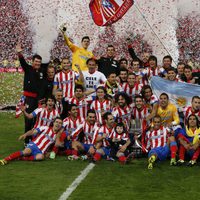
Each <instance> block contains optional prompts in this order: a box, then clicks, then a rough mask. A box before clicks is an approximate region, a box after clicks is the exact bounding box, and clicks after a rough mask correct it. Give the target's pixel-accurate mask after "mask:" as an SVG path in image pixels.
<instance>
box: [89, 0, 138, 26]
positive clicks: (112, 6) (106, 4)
mask: <svg viewBox="0 0 200 200" xmlns="http://www.w3.org/2000/svg"><path fill="white" fill-rule="evenodd" d="M133 3H134V1H133V0H91V1H90V4H89V7H90V11H91V14H92V18H93V20H94V22H95V24H96V25H98V26H107V25H110V24H113V23H115V22H116V21H118V20H119V19H121V18H122V17H123V16H124V14H125V13H126V12H127V11H128V10H129V8H130V7H131V6H132V5H133Z"/></svg>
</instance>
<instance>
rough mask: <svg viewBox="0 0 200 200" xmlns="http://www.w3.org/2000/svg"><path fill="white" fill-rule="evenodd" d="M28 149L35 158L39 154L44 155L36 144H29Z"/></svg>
mask: <svg viewBox="0 0 200 200" xmlns="http://www.w3.org/2000/svg"><path fill="white" fill-rule="evenodd" d="M26 148H29V149H31V155H33V156H36V155H37V154H43V153H42V151H41V150H40V149H39V148H38V146H37V145H36V144H35V143H34V142H29V143H28V145H27V147H26Z"/></svg>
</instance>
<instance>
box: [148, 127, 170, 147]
mask: <svg viewBox="0 0 200 200" xmlns="http://www.w3.org/2000/svg"><path fill="white" fill-rule="evenodd" d="M167 135H168V131H167V128H165V127H163V126H161V127H160V129H159V130H153V131H148V132H147V133H146V139H147V149H149V148H150V149H153V148H157V147H164V146H165V145H166V144H167V139H168V137H167Z"/></svg>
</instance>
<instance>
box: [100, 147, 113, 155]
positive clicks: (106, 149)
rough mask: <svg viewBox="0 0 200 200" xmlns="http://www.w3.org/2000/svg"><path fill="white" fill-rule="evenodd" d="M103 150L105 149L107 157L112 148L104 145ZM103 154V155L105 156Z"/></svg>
mask: <svg viewBox="0 0 200 200" xmlns="http://www.w3.org/2000/svg"><path fill="white" fill-rule="evenodd" d="M101 149H102V150H103V151H104V153H105V155H104V156H105V157H107V156H110V150H111V148H108V147H102V148H101ZM104 156H103V157H104Z"/></svg>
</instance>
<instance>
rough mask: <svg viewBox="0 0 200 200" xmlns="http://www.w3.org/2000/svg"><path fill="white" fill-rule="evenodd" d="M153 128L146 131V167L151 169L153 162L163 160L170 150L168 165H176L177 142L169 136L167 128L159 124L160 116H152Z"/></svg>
mask: <svg viewBox="0 0 200 200" xmlns="http://www.w3.org/2000/svg"><path fill="white" fill-rule="evenodd" d="M153 125H154V126H153V129H152V130H149V131H148V132H147V133H146V138H147V149H150V151H149V154H148V157H149V159H148V162H149V164H148V169H153V165H154V162H155V161H156V160H157V159H159V160H161V161H162V160H165V159H166V158H167V157H168V156H169V155H170V152H171V161H170V165H176V158H175V157H176V152H177V144H176V141H175V138H174V136H170V132H169V129H168V128H165V127H163V126H162V125H161V117H160V116H155V117H154V118H153Z"/></svg>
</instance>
